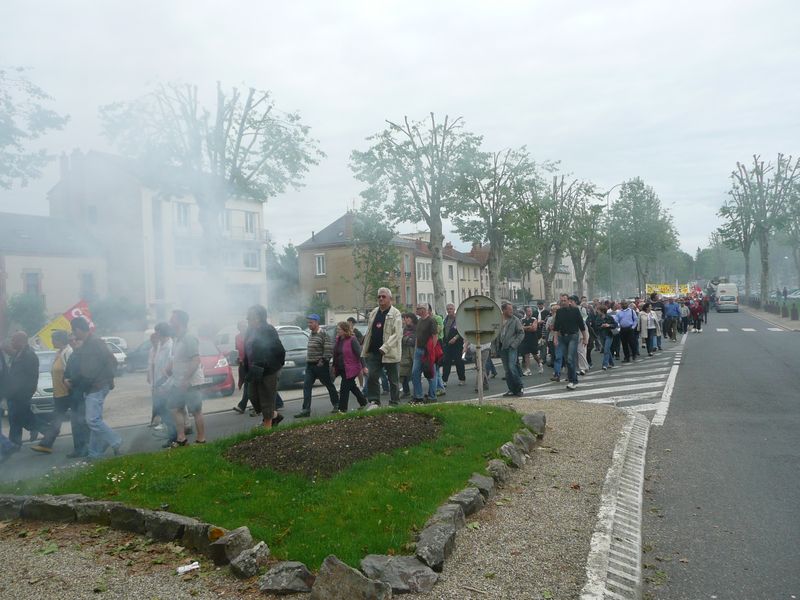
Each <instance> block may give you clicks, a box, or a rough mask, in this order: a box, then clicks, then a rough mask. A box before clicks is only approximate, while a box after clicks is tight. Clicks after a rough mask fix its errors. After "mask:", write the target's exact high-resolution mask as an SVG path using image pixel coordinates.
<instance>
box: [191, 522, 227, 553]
mask: <svg viewBox="0 0 800 600" xmlns="http://www.w3.org/2000/svg"><path fill="white" fill-rule="evenodd" d="M226 533H228V530H227V529H223V528H222V527H215V526H214V525H209V524H208V523H201V522H199V521H197V522H195V523H189V524H187V525H186V526H185V527H184V530H183V541H182V543H183V545H184V546H187V547H189V548H194V549H195V550H197V551H198V552H201V553H203V554H205V555H206V556H209V555H210V554H211V544H212V543H213V542H215V541H217V540H218V539H219V538H221V537H222V536H224V535H225V534H226Z"/></svg>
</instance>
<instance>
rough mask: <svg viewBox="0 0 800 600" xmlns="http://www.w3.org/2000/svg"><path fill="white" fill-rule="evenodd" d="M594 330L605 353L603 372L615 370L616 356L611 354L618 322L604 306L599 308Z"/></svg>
mask: <svg viewBox="0 0 800 600" xmlns="http://www.w3.org/2000/svg"><path fill="white" fill-rule="evenodd" d="M593 328H594V330H595V332H596V333H597V339H598V341H599V342H600V348H601V349H602V352H603V371H605V370H607V369H613V368H614V355H613V353H612V352H611V344H612V342H613V340H614V329H616V328H617V321H616V319H614V317H613V316H612V315H611V314H609V312H608V307H607V306H605V305H604V304H601V305H599V306H598V307H597V314H595V317H594V326H593Z"/></svg>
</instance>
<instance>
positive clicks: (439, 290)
mask: <svg viewBox="0 0 800 600" xmlns="http://www.w3.org/2000/svg"><path fill="white" fill-rule="evenodd" d="M443 245H444V235H443V234H442V219H441V218H438V217H436V218H433V219H432V220H431V241H430V243H429V244H428V248H429V249H430V251H431V277H433V310H434V312H435V313H436V314H437V315H443V314H445V312H446V311H445V306H447V291H446V290H445V289H444V273H443V272H442V246H443Z"/></svg>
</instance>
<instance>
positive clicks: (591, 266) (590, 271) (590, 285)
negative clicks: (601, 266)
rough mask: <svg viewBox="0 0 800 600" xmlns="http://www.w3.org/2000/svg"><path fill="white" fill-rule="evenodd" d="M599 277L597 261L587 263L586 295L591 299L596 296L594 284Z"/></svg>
mask: <svg viewBox="0 0 800 600" xmlns="http://www.w3.org/2000/svg"><path fill="white" fill-rule="evenodd" d="M596 279H597V263H596V262H595V261H592V262H590V263H588V264H587V265H586V296H587V297H588V298H589V300H592V299H593V298H594V284H595V280H596Z"/></svg>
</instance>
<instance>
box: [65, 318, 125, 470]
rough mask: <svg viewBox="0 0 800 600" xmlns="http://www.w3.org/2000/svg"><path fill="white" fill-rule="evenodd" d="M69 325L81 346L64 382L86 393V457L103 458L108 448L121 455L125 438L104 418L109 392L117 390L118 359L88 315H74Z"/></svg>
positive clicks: (84, 394) (74, 356)
mask: <svg viewBox="0 0 800 600" xmlns="http://www.w3.org/2000/svg"><path fill="white" fill-rule="evenodd" d="M70 325H71V326H72V333H73V335H74V336H75V338H76V339H77V340H79V341H80V346H79V347H78V348H76V349H75V351H74V353H73V357H72V358H76V359H77V370H76V372H70V375H69V377H70V378H69V379H67V378H65V381H66V383H67V385H69V386H70V388H76V389H78V390H81V392H82V393H83V396H84V402H85V406H86V425H87V426H88V427H89V447H88V452H87V458H89V460H96V459H99V458H102V456H103V454H105V452H106V450H107V449H108V448H111V450H112V451H113V452H114V454H120V450H121V447H122V437H120V435H119V434H118V433H117V432H116V431H114V430H113V429H111V427H109V426H108V425H107V424H106V422H105V421H104V420H103V405H104V403H105V400H106V397H107V396H108V394H109V392H110V391H111V390H112V389H114V372H115V371H116V369H117V360H116V359H115V358H114V355H113V354H111V351H110V350H109V349H108V346H107V345H106V343H105V342H104V341H103V340H101V339H100V338H98V337H96V336H95V335H94V334H93V333H92V332H91V329H90V326H89V322H88V321H87V320H86V319H85V318H83V317H75V318H74V319H72V321H70ZM70 360H72V359H70ZM79 393H80V392H79Z"/></svg>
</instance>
